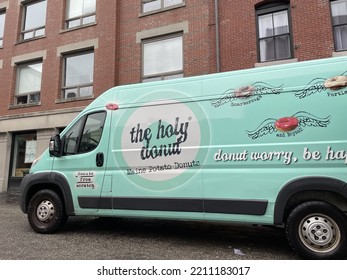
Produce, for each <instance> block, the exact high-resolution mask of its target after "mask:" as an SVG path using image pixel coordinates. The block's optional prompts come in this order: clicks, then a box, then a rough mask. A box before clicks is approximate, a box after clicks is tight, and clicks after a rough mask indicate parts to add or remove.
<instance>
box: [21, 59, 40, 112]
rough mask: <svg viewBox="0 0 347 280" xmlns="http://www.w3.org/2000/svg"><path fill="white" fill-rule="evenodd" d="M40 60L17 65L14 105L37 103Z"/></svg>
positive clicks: (38, 99) (38, 98)
mask: <svg viewBox="0 0 347 280" xmlns="http://www.w3.org/2000/svg"><path fill="white" fill-rule="evenodd" d="M41 77H42V61H36V62H30V63H25V64H19V65H17V84H16V94H15V105H23V104H37V103H38V102H39V101H40V93H41Z"/></svg>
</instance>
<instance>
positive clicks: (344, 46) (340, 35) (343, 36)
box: [334, 25, 347, 51]
mask: <svg viewBox="0 0 347 280" xmlns="http://www.w3.org/2000/svg"><path fill="white" fill-rule="evenodd" d="M334 37H335V48H336V50H337V51H342V50H347V25H343V26H339V27H335V28H334Z"/></svg>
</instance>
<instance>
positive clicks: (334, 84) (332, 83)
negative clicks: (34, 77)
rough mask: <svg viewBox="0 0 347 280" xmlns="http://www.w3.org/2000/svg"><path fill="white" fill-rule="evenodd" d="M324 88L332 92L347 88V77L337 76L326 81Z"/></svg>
mask: <svg viewBox="0 0 347 280" xmlns="http://www.w3.org/2000/svg"><path fill="white" fill-rule="evenodd" d="M324 86H325V87H326V88H329V89H332V90H338V89H341V88H344V87H346V86H347V76H335V77H332V78H329V79H327V80H325V82H324Z"/></svg>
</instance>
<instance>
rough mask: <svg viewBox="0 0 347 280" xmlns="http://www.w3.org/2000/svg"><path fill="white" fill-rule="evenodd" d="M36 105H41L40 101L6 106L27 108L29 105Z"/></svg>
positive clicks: (10, 108)
mask: <svg viewBox="0 0 347 280" xmlns="http://www.w3.org/2000/svg"><path fill="white" fill-rule="evenodd" d="M36 106H41V101H39V102H35V103H29V104H18V105H10V106H9V107H8V109H9V110H14V109H23V108H29V107H36Z"/></svg>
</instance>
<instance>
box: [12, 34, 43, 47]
mask: <svg viewBox="0 0 347 280" xmlns="http://www.w3.org/2000/svg"><path fill="white" fill-rule="evenodd" d="M44 38H46V35H44V36H38V37H34V38H30V39H25V40H19V41H17V42H16V43H15V45H19V44H24V43H28V42H32V41H36V40H40V39H44Z"/></svg>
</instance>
